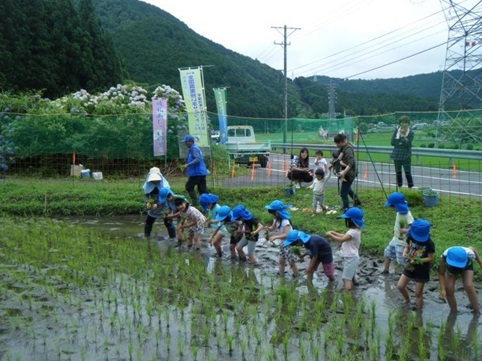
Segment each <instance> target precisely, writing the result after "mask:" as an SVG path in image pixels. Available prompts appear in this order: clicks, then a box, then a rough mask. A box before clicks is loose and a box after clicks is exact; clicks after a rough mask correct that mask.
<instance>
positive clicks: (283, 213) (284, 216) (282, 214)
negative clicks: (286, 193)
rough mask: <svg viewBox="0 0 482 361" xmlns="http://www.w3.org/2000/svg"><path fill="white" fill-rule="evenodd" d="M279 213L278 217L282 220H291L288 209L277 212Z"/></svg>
mask: <svg viewBox="0 0 482 361" xmlns="http://www.w3.org/2000/svg"><path fill="white" fill-rule="evenodd" d="M276 213H278V216H279V217H280V218H281V219H291V215H290V214H289V213H288V211H287V210H286V209H283V210H282V211H276Z"/></svg>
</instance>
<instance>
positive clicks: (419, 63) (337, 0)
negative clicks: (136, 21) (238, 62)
mask: <svg viewBox="0 0 482 361" xmlns="http://www.w3.org/2000/svg"><path fill="white" fill-rule="evenodd" d="M143 1H144V2H147V3H150V4H152V5H155V6H157V7H159V8H161V9H162V10H164V11H166V12H168V13H170V14H171V15H173V16H174V17H176V18H178V19H179V20H181V21H182V22H184V23H185V24H186V25H187V26H188V27H189V28H191V29H192V30H194V31H195V32H196V33H198V34H199V35H202V36H203V37H205V38H208V39H210V40H212V41H213V42H215V43H218V44H221V45H223V46H224V47H225V48H227V49H230V50H233V51H235V52H237V53H240V54H242V55H245V56H248V57H250V58H253V59H257V60H259V61H260V62H262V63H265V64H267V65H269V66H271V67H272V68H274V69H277V70H281V71H282V70H283V69H284V48H285V46H284V45H283V44H284V27H285V26H286V34H287V41H286V44H288V45H286V51H287V53H286V54H287V56H286V58H287V74H288V77H289V78H291V79H293V78H296V77H299V76H303V77H310V76H313V75H325V76H329V77H335V78H344V79H377V78H401V77H406V76H410V75H417V74H423V73H433V72H436V71H442V70H444V66H445V56H446V50H447V48H446V42H447V38H448V35H449V30H448V29H449V28H448V23H447V21H446V18H445V15H446V13H444V11H443V9H442V5H441V1H439V0H330V1H327V0H297V1H296V0H295V1H293V0H291V1H287V0H244V1H235V0H203V1H189V2H188V1H175V0H143ZM475 1H476V0H457V1H455V2H456V3H457V4H463V6H465V3H467V4H468V5H467V6H466V7H470V3H474V2H475ZM442 3H447V1H442ZM196 65H209V64H193V66H196Z"/></svg>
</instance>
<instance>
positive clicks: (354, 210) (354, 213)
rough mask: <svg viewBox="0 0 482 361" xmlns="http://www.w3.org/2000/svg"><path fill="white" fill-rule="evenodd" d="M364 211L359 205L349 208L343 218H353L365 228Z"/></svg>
mask: <svg viewBox="0 0 482 361" xmlns="http://www.w3.org/2000/svg"><path fill="white" fill-rule="evenodd" d="M363 216H364V214H363V211H362V210H361V209H360V208H358V207H351V208H348V209H347V211H346V212H345V213H343V214H342V215H341V218H345V219H351V221H352V222H353V223H355V224H356V225H357V226H358V227H360V228H365V221H364V220H363Z"/></svg>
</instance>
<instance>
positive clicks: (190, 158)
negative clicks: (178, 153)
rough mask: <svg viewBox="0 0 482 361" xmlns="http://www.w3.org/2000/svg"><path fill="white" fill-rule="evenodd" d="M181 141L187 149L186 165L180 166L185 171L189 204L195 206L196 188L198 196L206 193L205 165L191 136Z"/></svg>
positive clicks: (199, 150)
mask: <svg viewBox="0 0 482 361" xmlns="http://www.w3.org/2000/svg"><path fill="white" fill-rule="evenodd" d="M182 141H183V142H184V143H185V144H186V147H188V148H189V151H188V154H187V158H186V164H184V165H182V166H181V168H182V169H186V173H187V176H188V180H187V182H186V191H187V193H188V194H189V197H190V198H191V204H192V205H193V206H197V205H198V204H199V203H198V197H197V196H196V192H195V191H194V187H195V186H197V190H198V192H199V194H200V195H201V194H203V193H208V191H207V188H206V175H207V174H208V171H207V168H206V164H205V163H204V158H203V153H202V152H201V149H200V148H199V147H198V146H197V145H196V144H195V141H194V137H193V136H192V135H186V136H185V137H184V138H183V139H182Z"/></svg>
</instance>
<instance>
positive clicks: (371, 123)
mask: <svg viewBox="0 0 482 361" xmlns="http://www.w3.org/2000/svg"><path fill="white" fill-rule="evenodd" d="M478 112H479V111H474V110H472V111H470V116H468V115H467V116H466V117H464V116H463V115H460V116H459V117H458V118H457V122H453V123H449V122H447V121H445V120H440V119H437V113H436V112H432V113H430V112H420V113H415V112H411V113H393V114H387V115H379V116H372V117H353V118H352V117H344V118H341V119H301V118H290V119H254V118H242V117H228V125H250V126H252V127H253V129H254V131H255V135H256V140H257V141H259V142H260V143H265V142H270V143H271V144H273V145H275V144H277V145H279V144H283V146H281V147H278V146H277V147H276V148H273V150H272V152H271V155H270V157H269V162H268V163H267V166H266V167H265V168H262V167H260V166H259V164H255V165H249V166H246V165H244V164H237V162H236V160H233V159H231V158H229V157H228V156H227V155H226V154H223V153H222V152H218V150H220V149H221V148H222V145H219V144H216V143H215V142H214V140H213V143H212V145H211V147H209V148H206V149H204V154H205V155H206V157H207V159H206V162H207V164H208V167H209V169H210V171H211V173H210V175H209V183H210V185H211V187H216V186H221V185H222V186H228V187H261V186H268V187H280V188H281V189H283V188H284V187H288V188H289V187H290V186H291V185H292V184H291V182H290V181H289V180H288V179H287V178H286V173H287V171H288V167H289V164H290V161H291V158H292V157H293V156H294V155H297V154H298V152H299V149H300V147H301V146H306V147H309V149H310V159H311V161H313V159H314V152H315V149H320V150H323V151H324V157H325V158H329V157H330V153H331V150H332V149H333V147H334V145H333V136H334V135H335V134H337V133H339V132H344V133H345V134H347V136H348V139H349V140H350V141H351V142H352V143H354V144H355V145H356V151H357V154H358V155H357V157H358V178H357V180H356V184H355V186H356V187H357V188H358V189H363V188H373V187H380V188H383V189H387V191H392V190H393V189H396V185H395V172H394V169H393V164H392V162H391V160H390V156H389V148H388V147H389V146H390V139H391V136H392V134H393V132H394V130H395V129H396V126H397V124H398V118H399V117H400V115H402V114H408V115H409V116H410V118H411V120H412V122H411V126H412V131H413V132H414V135H415V136H414V144H413V146H414V149H432V150H433V151H432V155H431V156H430V155H423V156H418V155H416V156H415V155H414V156H413V174H414V181H415V187H417V188H418V187H420V188H427V187H430V188H432V189H435V190H437V191H438V192H439V193H440V194H451V195H463V196H472V197H480V196H481V194H482V190H481V186H480V184H481V171H482V161H481V160H480V158H479V159H473V158H474V157H472V159H470V158H471V157H467V156H466V154H468V153H469V154H472V153H473V154H482V152H480V150H481V148H482V145H481V144H480V142H477V139H478V136H479V133H481V132H482V126H481V125H480V124H479V123H480V120H479V119H482V113H481V114H479V113H478ZM460 113H461V112H460V111H458V113H457V114H460ZM208 116H209V121H210V129H212V130H213V131H214V130H216V126H215V124H216V123H217V114H214V113H208ZM464 119H466V120H464ZM464 122H465V123H464ZM0 126H1V127H0V129H1V139H0V155H2V149H5V146H4V145H5V144H10V145H11V146H13V148H14V149H15V156H14V158H15V162H11V163H10V164H9V170H8V171H7V172H3V173H0V176H7V177H15V176H32V177H69V176H81V174H79V172H78V171H77V172H75V171H74V170H75V169H73V166H79V167H80V165H82V166H83V167H84V168H85V169H89V170H90V171H91V173H93V172H97V173H99V172H100V173H102V175H103V178H104V179H108V178H132V179H136V181H138V179H141V178H144V176H145V174H146V171H147V169H149V168H150V167H152V166H158V167H160V168H161V169H162V170H163V173H164V174H165V175H166V176H168V177H179V176H181V177H182V173H181V172H180V171H179V168H178V165H179V163H183V158H184V157H185V155H186V150H187V149H186V147H185V146H184V144H182V143H181V142H180V139H182V137H183V136H184V135H185V134H186V133H187V126H186V124H184V125H181V124H180V123H175V124H174V123H169V122H168V151H167V155H166V156H164V157H154V156H153V155H152V115H151V114H127V115H115V116H114V115H113V116H80V115H75V116H74V115H69V114H59V115H49V116H45V115H30V114H29V115H15V117H14V116H12V115H10V116H6V115H4V116H3V118H2V123H1V124H0ZM467 134H469V135H470V136H469V135H467ZM2 142H3V145H2ZM382 146H384V147H387V149H382V150H380V149H378V150H377V151H376V152H375V151H374V149H375V147H382ZM461 149H463V150H464V152H465V153H464V152H458V151H459V150H461ZM436 150H439V152H437V151H436ZM452 150H453V152H452ZM479 152H480V153H479ZM414 153H416V152H414ZM438 153H440V154H438ZM459 153H464V154H465V155H464V156H458V154H459ZM5 157H6V156H5ZM5 157H4V158H5ZM467 158H469V159H467ZM475 158H477V157H475ZM79 169H80V168H79ZM304 186H306V185H304ZM327 187H337V181H336V179H335V177H332V179H331V180H330V181H329V183H328V184H327Z"/></svg>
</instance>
